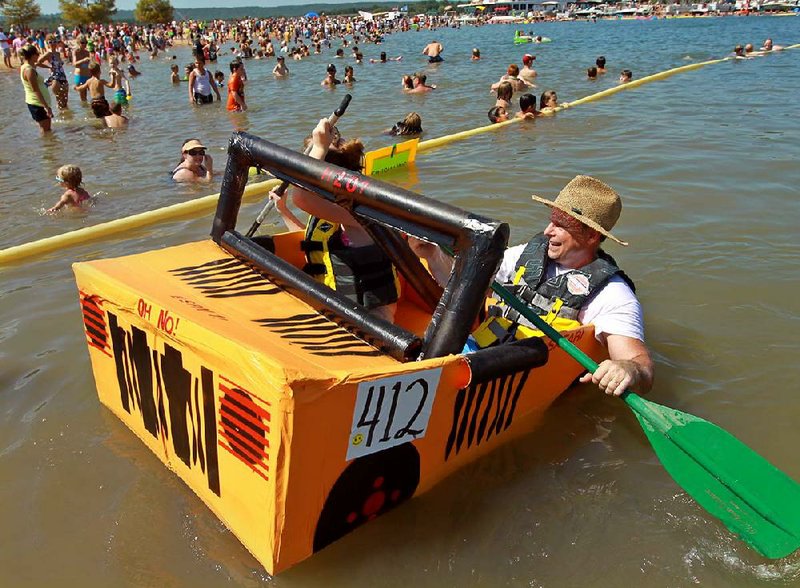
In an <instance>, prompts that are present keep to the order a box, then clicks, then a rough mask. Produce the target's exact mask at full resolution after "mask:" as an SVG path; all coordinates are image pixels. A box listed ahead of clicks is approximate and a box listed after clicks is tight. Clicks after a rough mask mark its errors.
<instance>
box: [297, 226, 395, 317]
mask: <svg viewBox="0 0 800 588" xmlns="http://www.w3.org/2000/svg"><path fill="white" fill-rule="evenodd" d="M300 247H301V249H302V250H303V251H304V252H305V254H306V260H307V263H306V265H305V266H304V267H303V271H305V272H306V273H307V274H309V275H311V276H314V278H316V279H317V280H319V281H320V282H322V283H323V284H325V285H326V286H328V287H329V288H331V289H332V290H336V291H337V292H339V293H340V294H343V295H344V296H347V297H348V298H350V299H352V300H354V301H355V302H357V303H358V304H360V305H362V306H364V307H365V308H366V309H367V310H372V309H373V308H377V307H380V306H385V305H387V304H392V303H394V302H397V299H398V298H399V294H400V280H399V279H398V277H397V271H396V270H395V267H394V265H393V264H392V262H391V260H390V259H389V258H388V257H387V255H386V253H384V251H383V249H381V248H380V246H379V245H377V244H375V243H373V244H371V245H364V246H360V247H348V246H346V245H345V244H344V243H343V242H342V227H341V225H339V224H338V223H332V222H329V221H326V220H324V219H320V218H317V217H310V218H309V219H308V224H307V225H306V235H305V239H304V240H303V241H301V243H300Z"/></svg>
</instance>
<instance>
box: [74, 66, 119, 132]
mask: <svg viewBox="0 0 800 588" xmlns="http://www.w3.org/2000/svg"><path fill="white" fill-rule="evenodd" d="M89 74H90V75H91V77H90V78H89V79H88V80H87V81H86V82H85V83H83V84H79V85H77V86H75V89H76V90H77V91H79V92H80V91H81V90H85V89H87V88H88V89H89V96H90V97H91V99H92V112H94V115H95V117H97V118H104V117H106V116H108V115H109V114H111V110H110V109H109V107H108V100H106V95H105V89H106V88H113V87H114V84H113V83H111V82H109V81H108V80H104V79H103V78H101V77H100V64H99V63H97V62H96V61H93V62H92V63H91V65H89Z"/></svg>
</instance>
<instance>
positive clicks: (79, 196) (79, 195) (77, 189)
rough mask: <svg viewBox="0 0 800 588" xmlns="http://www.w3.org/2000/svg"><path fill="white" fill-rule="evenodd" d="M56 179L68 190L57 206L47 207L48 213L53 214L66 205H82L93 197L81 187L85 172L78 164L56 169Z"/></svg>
mask: <svg viewBox="0 0 800 588" xmlns="http://www.w3.org/2000/svg"><path fill="white" fill-rule="evenodd" d="M56 180H57V181H58V183H59V184H62V185H63V186H64V187H65V188H66V191H65V192H64V193H63V194H62V195H61V199H60V200H59V201H58V202H56V205H55V206H53V207H52V208H49V209H47V214H52V213H54V212H56V211H57V210H60V209H62V208H64V207H65V206H80V205H81V204H83V203H84V202H88V200H89V198H91V196H90V194H89V192H87V191H86V190H84V189H83V188H82V187H81V182H82V181H83V174H82V173H81V168H79V167H78V166H77V165H62V166H61V167H60V168H58V171H56Z"/></svg>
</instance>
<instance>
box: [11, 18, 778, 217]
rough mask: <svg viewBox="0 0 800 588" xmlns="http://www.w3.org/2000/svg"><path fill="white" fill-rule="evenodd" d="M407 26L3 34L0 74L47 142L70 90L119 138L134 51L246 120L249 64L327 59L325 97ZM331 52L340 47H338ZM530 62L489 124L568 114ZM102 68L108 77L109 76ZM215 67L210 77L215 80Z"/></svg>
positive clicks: (204, 177) (507, 80)
mask: <svg viewBox="0 0 800 588" xmlns="http://www.w3.org/2000/svg"><path fill="white" fill-rule="evenodd" d="M409 24H410V21H409V20H408V19H400V20H392V21H389V20H380V19H376V20H374V21H372V22H369V21H360V20H356V19H352V18H346V17H332V18H326V19H310V18H299V19H297V18H295V19H286V18H280V19H244V20H241V21H236V22H233V23H230V22H225V21H211V22H209V23H191V22H190V23H189V24H188V25H186V24H185V23H182V24H181V25H177V24H176V23H173V24H172V25H165V26H160V27H137V26H133V25H127V24H112V25H107V26H96V27H91V28H87V29H81V28H77V27H76V28H75V29H73V30H72V31H69V30H66V29H65V28H64V27H63V26H62V27H59V28H58V30H57V31H53V32H51V33H45V32H42V31H37V32H35V33H33V32H31V31H27V32H25V33H14V34H12V35H11V36H10V37H9V36H7V35H6V34H5V33H4V32H3V29H2V27H0V47H2V48H3V50H4V63H5V65H6V67H13V64H12V61H11V60H12V57H13V56H14V55H16V57H17V58H18V60H19V62H20V78H21V81H22V85H23V87H24V90H25V102H26V104H27V108H28V110H29V113H30V115H31V117H32V118H33V120H34V121H35V122H36V123H38V124H39V126H40V128H41V131H42V132H43V133H47V132H50V131H51V121H52V118H53V111H52V107H51V100H50V94H49V91H50V90H52V93H53V94H54V96H55V98H56V104H57V106H58V108H59V110H60V111H64V110H66V109H68V108H69V105H68V102H69V100H68V97H69V93H70V90H73V91H76V92H77V93H78V95H79V97H80V100H81V102H82V103H86V104H87V105H88V106H89V108H90V109H91V112H92V113H93V115H94V117H96V118H97V119H99V120H100V121H101V122H102V124H103V125H104V126H106V127H109V128H114V129H119V128H124V127H126V126H127V125H128V122H129V119H128V116H127V115H126V109H127V107H128V105H129V102H130V101H131V100H132V99H133V96H132V86H133V84H132V83H131V82H132V80H133V79H135V78H136V77H138V76H139V75H141V72H140V71H138V69H137V67H136V64H137V62H139V61H140V59H141V58H140V55H139V54H140V52H147V54H148V55H149V58H150V59H151V60H154V59H157V58H158V57H159V55H160V54H161V55H163V58H165V59H167V60H169V61H170V62H171V63H170V67H169V70H170V71H169V76H170V81H171V83H172V84H181V83H182V82H186V83H187V88H188V91H187V95H188V100H189V102H190V104H192V105H197V106H202V105H205V104H209V103H212V102H214V101H216V102H221V101H222V100H223V92H225V90H227V100H226V108H227V110H228V111H231V112H243V111H246V110H247V108H248V104H247V100H246V97H245V87H246V84H247V70H246V67H245V62H246V60H248V59H272V58H274V59H275V66H274V67H273V69H272V74H273V76H275V77H276V78H279V79H280V78H285V77H287V76H289V75H290V71H289V67H288V66H287V65H286V59H287V57H290V58H291V59H292V60H302V59H304V58H305V57H307V56H309V55H312V54H320V53H322V52H323V51H324V50H330V51H331V52H332V58H333V59H332V62H331V63H329V64H328V65H327V66H326V68H325V74H324V77H322V79H321V81H320V85H321V86H323V87H329V88H332V87H336V86H338V85H340V84H344V85H346V86H352V85H353V84H354V83H356V82H357V79H356V77H355V70H354V67H353V65H351V64H345V65H344V67H343V68H342V67H337V64H336V61H337V60H343V59H345V50H347V51H348V52H349V53H350V54H351V57H352V59H353V60H354V62H355V64H356V65H360V64H364V62H365V60H364V54H363V52H362V46H363V45H369V44H379V43H381V42H382V40H383V38H384V36H385V35H387V34H390V33H392V32H395V31H403V30H408V28H409ZM178 42H183V43H186V44H190V45H191V46H192V55H193V57H194V59H193V61H192V63H189V64H187V65H185V66H184V67H183V72H181V67H180V65H179V64H178V63H177V62H176V59H177V58H176V56H175V55H174V54H171V53H170V51H171V47H172V46H173V44H175V43H178ZM229 42H232V44H233V46H232V47H229V48H228V50H227V51H226V50H225V48H224V47H225V44H226V43H229ZM335 43H336V44H339V45H340V46H339V47H336V48H334V44H335ZM781 49H782V47H780V46H778V45H773V43H772V40H771V39H767V40H766V41H765V42H764V45H763V46H762V47H761V48H760V50H759V51H755V50H754V49H753V46H752V45H751V44H748V45H745V46H742V45H737V47H736V48H735V49H734V55H733V56H735V57H744V58H747V57H751V56H756V55H764V54H766V53H768V52H770V51H778V50H781ZM12 50H13V51H12ZM444 50H445V48H444V45H443V44H442V43H441V42H439V41H438V40H436V39H435V38H433V39H431V40H429V41H428V42H427V44H426V45H425V46H424V48H423V49H422V51H421V53H422V55H423V56H424V57H425V58H427V61H428V63H429V64H441V63H442V62H444V57H443V53H444ZM225 56H227V57H229V58H230V61H229V62H228V68H226V69H229V70H230V73H229V75H228V76H227V79H226V75H225V73H223V72H222V71H220V70H219V66H218V65H217V64H218V63H219V62H220V61H222V60H225V61H227V58H226V57H225ZM402 59H403V57H402V56H401V55H396V56H390V55H388V54H387V53H386V52H385V51H380V53H379V54H378V55H377V57H374V58H370V59H369V60H368V63H370V64H374V65H380V64H388V63H391V62H401V61H402ZM470 60H471V61H472V62H476V61H480V60H481V51H480V49H479V48H477V47H476V48H473V49H472V51H471V56H470ZM535 60H536V56H534V55H532V54H529V53H526V54H524V55H523V56H522V59H521V67H520V65H518V64H516V63H512V64H509V65H508V67H507V68H506V71H505V73H504V74H503V75H502V76H501V77H500V78H499V79H498V80H497V82H495V83H493V84H491V86H490V91H491V92H492V93H493V94H494V97H495V102H494V104H493V106H492V107H491V108H490V110H489V111H488V118H489V121H490V122H491V123H500V122H504V121H507V120H509V119H511V118H523V119H533V118H536V117H538V116H543V115H549V114H552V113H554V112H556V111H557V110H558V108H559V106H564V105H566V103H562V104H560V103H559V99H558V95H557V93H556V91H555V90H552V89H548V90H545V91H543V92H541V93H540V94H538V97H537V92H536V87H537V86H536V82H537V72H536V70H535V69H534V67H533V65H534V62H535ZM67 64H71V65H72V67H73V68H74V77H73V79H72V80H70V79H69V78H68V75H67V71H66V67H67ZM606 65H607V64H606V58H605V57H604V56H599V57H598V58H597V59H596V60H595V64H594V65H593V66H591V67H589V68H588V69H587V70H586V71H587V74H586V75H587V79H589V80H597V79H599V78H600V77H601V76H604V75H605V74H606V73H607V67H606ZM104 67H105V68H107V69H106V73H105V74H104V73H103V68H104ZM212 68H213V69H214V70H215V71H213V72H212ZM38 69H45V70H46V71H47V75H46V76H43V75H40V74H39V73H38V71H37V70H38ZM429 71H430V68H429ZM340 72H341V73H340ZM434 72H435V68H434ZM340 76H341V77H340ZM632 79H633V73H632V72H631V70H629V69H623V70H622V71H621V73H620V76H619V83H622V84H624V83H628V82H630V81H631V80H632ZM70 82H72V83H70ZM401 85H402V91H403V92H406V93H409V94H418V93H428V92H431V91H433V90H435V89H436V85H434V84H430V83H429V82H428V74H427V73H426V72H425V71H418V72H416V73H413V74H407V75H403V76H402V78H401ZM106 90H109V91H110V93H111V95H110V96H109V97H107V96H106ZM515 96H518V109H516V108H515V106H514V97H515ZM387 132H388V133H389V134H392V135H402V136H415V135H420V134H421V133H422V119H421V117H420V115H419V114H418V113H416V112H411V113H409V114H408V115H407V116H406V117H405V118H404V120H402V121H398V123H397V124H395V125H394V126H393V127H392V128H391V129H390V130H389V131H387ZM193 141H197V140H196V139H193ZM197 142H198V143H199V141H197ZM184 146H185V145H184ZM201 155H202V158H200V156H201ZM198 158H200V159H198ZM212 177H213V168H212V165H211V161H210V156H207V155H206V153H205V147H203V146H202V145H197V146H195V147H194V148H193V149H188V150H184V149H182V150H181V162H180V164H179V165H178V166H177V167H176V168H175V169H174V170H173V178H174V179H175V180H176V181H179V182H208V181H210V180H211V178H212ZM70 202H72V203H78V202H77V200H76V199H74V198H73V199H71V200H70V199H67V201H66V204H69V203H70ZM81 202H82V201H81ZM59 208H60V207H59Z"/></svg>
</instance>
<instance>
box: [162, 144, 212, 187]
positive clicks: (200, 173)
mask: <svg viewBox="0 0 800 588" xmlns="http://www.w3.org/2000/svg"><path fill="white" fill-rule="evenodd" d="M213 166H214V160H213V159H212V158H211V156H210V155H206V147H205V145H203V144H202V143H201V142H200V141H198V140H197V139H187V140H186V141H184V142H183V145H182V146H181V162H180V163H179V164H178V166H177V167H176V168H175V169H174V170H172V179H173V180H175V181H176V182H178V183H182V184H191V183H204V184H207V183H209V182H211V180H212V179H213V177H214V167H213Z"/></svg>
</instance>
